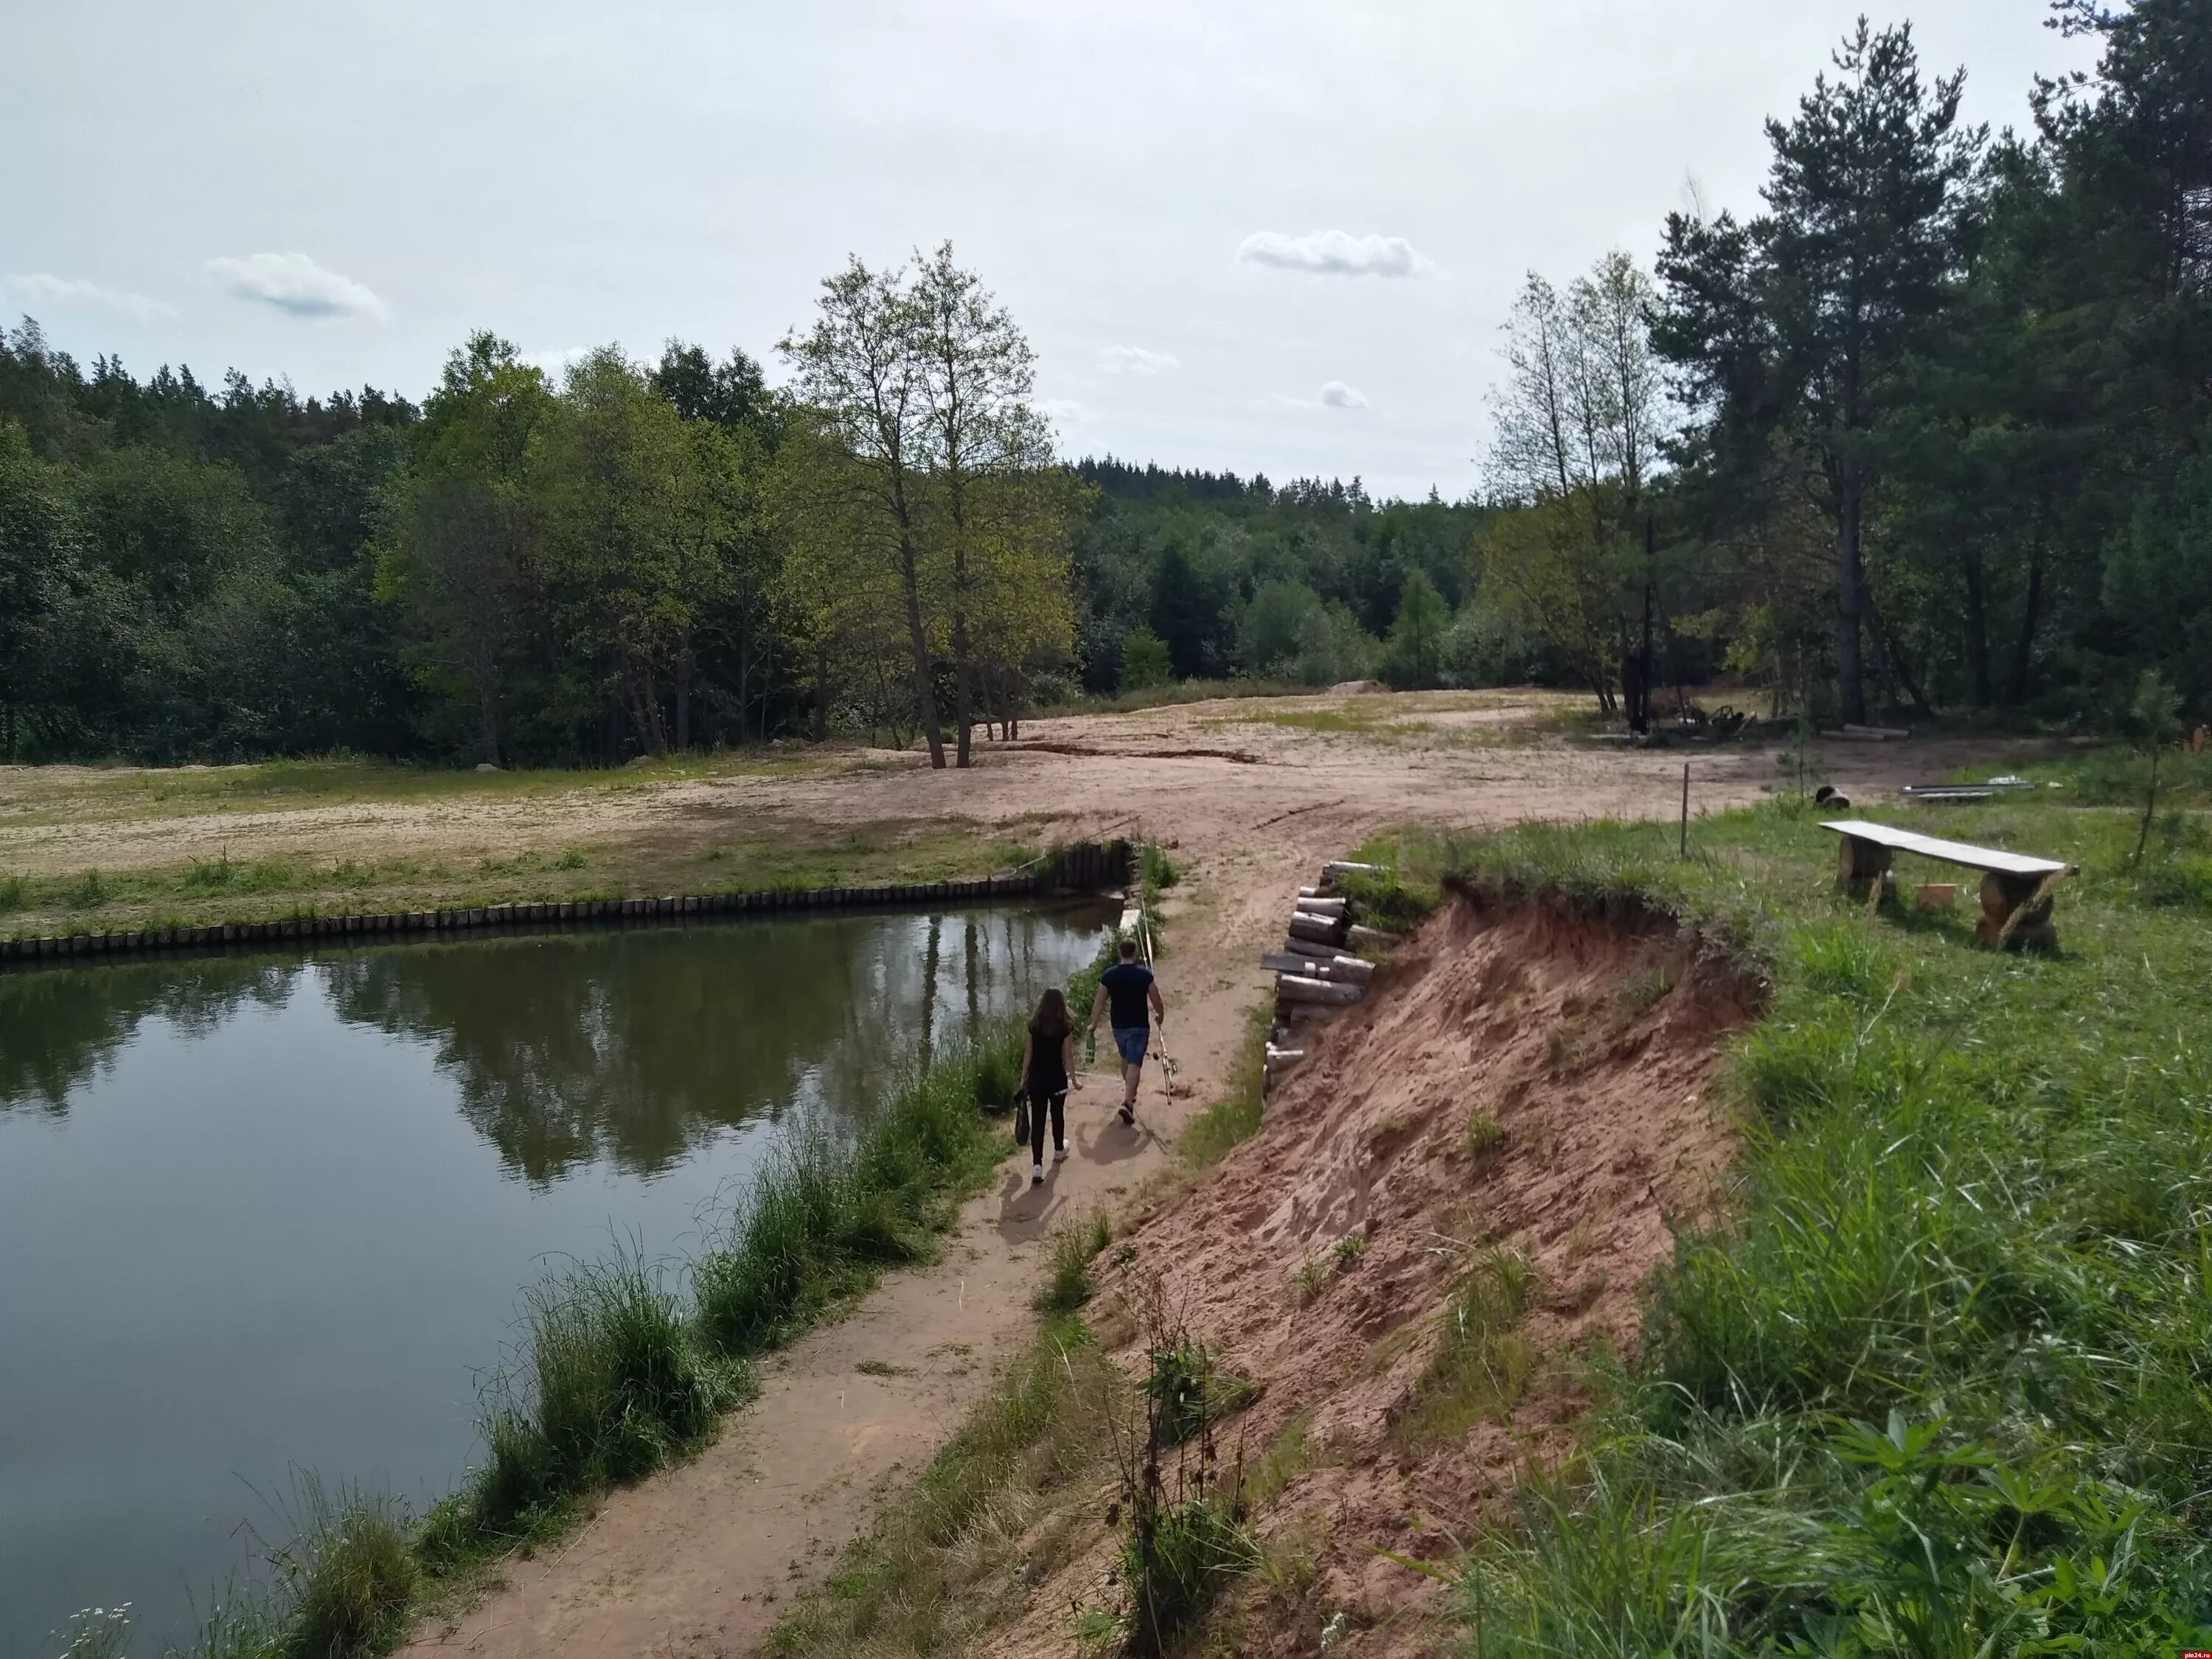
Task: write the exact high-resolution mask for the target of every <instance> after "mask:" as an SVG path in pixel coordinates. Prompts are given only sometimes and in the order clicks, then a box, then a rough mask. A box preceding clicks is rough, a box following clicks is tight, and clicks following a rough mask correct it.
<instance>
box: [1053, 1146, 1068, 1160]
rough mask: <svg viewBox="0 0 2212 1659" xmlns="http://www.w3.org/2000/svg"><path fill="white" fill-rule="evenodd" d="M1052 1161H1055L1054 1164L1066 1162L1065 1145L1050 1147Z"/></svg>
mask: <svg viewBox="0 0 2212 1659" xmlns="http://www.w3.org/2000/svg"><path fill="white" fill-rule="evenodd" d="M1052 1161H1053V1162H1054V1163H1055V1164H1065V1163H1066V1162H1067V1148H1066V1147H1065V1146H1055V1147H1054V1148H1053V1149H1052Z"/></svg>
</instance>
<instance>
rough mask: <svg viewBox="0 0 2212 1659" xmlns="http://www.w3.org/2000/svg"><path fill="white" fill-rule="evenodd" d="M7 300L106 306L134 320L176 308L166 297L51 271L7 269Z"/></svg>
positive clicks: (2, 286)
mask: <svg viewBox="0 0 2212 1659" xmlns="http://www.w3.org/2000/svg"><path fill="white" fill-rule="evenodd" d="M0 291H4V292H5V293H6V295H7V296H8V298H9V301H10V303H13V304H17V305H58V306H70V305H88V306H105V307H107V308H108V309H109V310H110V311H119V312H121V313H123V314H124V315H125V316H126V317H128V318H130V319H131V321H133V322H137V323H149V322H151V321H153V320H154V319H155V318H156V317H173V316H175V315H176V314H177V308H176V307H174V306H173V305H171V304H170V303H169V302H168V301H167V300H153V299H149V298H148V297H147V296H146V295H143V294H133V293H131V291H130V290H129V289H120V288H109V287H108V286H106V284H105V283H95V282H94V281H92V280H91V279H90V278H89V277H85V276H55V275H54V274H53V272H52V271H50V270H30V271H10V272H9V274H8V276H7V277H6V278H5V280H0Z"/></svg>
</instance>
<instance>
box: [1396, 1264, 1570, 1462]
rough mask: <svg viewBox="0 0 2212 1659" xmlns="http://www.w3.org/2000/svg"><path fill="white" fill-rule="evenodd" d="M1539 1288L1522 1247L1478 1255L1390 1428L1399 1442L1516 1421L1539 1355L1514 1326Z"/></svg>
mask: <svg viewBox="0 0 2212 1659" xmlns="http://www.w3.org/2000/svg"><path fill="white" fill-rule="evenodd" d="M1535 1285H1536V1273H1535V1269H1534V1267H1531V1266H1530V1265H1529V1264H1528V1258H1526V1257H1525V1256H1523V1255H1520V1254H1519V1253H1518V1252H1517V1251H1514V1250H1509V1249H1488V1250H1486V1251H1484V1252H1483V1253H1482V1254H1481V1255H1479V1256H1477V1257H1476V1258H1475V1261H1474V1265H1473V1266H1472V1267H1470V1268H1469V1269H1468V1272H1467V1273H1466V1275H1465V1276H1464V1277H1463V1278H1462V1280H1461V1281H1460V1285H1459V1288H1458V1290H1457V1291H1455V1292H1454V1293H1453V1295H1452V1297H1451V1299H1450V1300H1449V1302H1448V1303H1446V1304H1445V1305H1444V1313H1443V1326H1444V1334H1443V1341H1442V1342H1441V1343H1440V1344H1439V1345H1438V1346H1437V1352H1436V1353H1435V1355H1434V1356H1433V1357H1432V1358H1431V1359H1430V1361H1429V1363H1428V1365H1427V1367H1426V1368H1425V1370H1423V1371H1422V1373H1421V1377H1420V1380H1419V1382H1418V1383H1415V1384H1414V1385H1413V1397H1412V1399H1411V1400H1410V1401H1408V1402H1407V1407H1406V1409H1405V1410H1404V1411H1403V1412H1402V1413H1401V1414H1400V1416H1399V1418H1398V1420H1397V1421H1396V1422H1395V1424H1393V1425H1392V1435H1393V1437H1394V1438H1395V1439H1396V1440H1397V1441H1398V1442H1399V1443H1400V1444H1401V1445H1406V1446H1410V1447H1425V1446H1429V1445H1434V1444H1437V1443H1442V1442H1444V1441H1448V1440H1454V1439H1456V1438H1458V1437H1460V1436H1461V1435H1463V1434H1465V1433H1466V1432H1467V1431H1468V1429H1469V1428H1471V1427H1473V1426H1474V1425H1475V1424H1477V1423H1480V1422H1492V1421H1495V1422H1504V1421H1507V1420H1509V1419H1510V1418H1511V1416H1512V1413H1513V1408H1514V1407H1516V1405H1518V1404H1519V1403H1520V1401H1521V1396H1522V1394H1523V1392H1525V1390H1526V1389H1527V1387H1528V1373H1529V1370H1530V1368H1531V1366H1532V1364H1533V1363H1534V1352H1533V1351H1532V1350H1531V1349H1530V1347H1529V1346H1528V1343H1527V1341H1526V1340H1523V1339H1522V1337H1520V1336H1519V1335H1517V1334H1516V1333H1515V1330H1514V1328H1515V1327H1516V1326H1517V1325H1518V1324H1519V1323H1520V1322H1521V1318H1522V1315H1523V1314H1524V1313H1526V1312H1527V1311H1528V1303H1529V1300H1530V1298H1531V1297H1532V1296H1533V1295H1534V1291H1535Z"/></svg>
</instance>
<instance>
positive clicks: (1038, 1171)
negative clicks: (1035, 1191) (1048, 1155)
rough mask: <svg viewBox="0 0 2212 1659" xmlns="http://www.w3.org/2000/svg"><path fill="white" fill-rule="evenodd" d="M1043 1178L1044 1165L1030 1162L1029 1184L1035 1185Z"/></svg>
mask: <svg viewBox="0 0 2212 1659" xmlns="http://www.w3.org/2000/svg"><path fill="white" fill-rule="evenodd" d="M1043 1180H1044V1165H1043V1164H1030V1186H1032V1187H1034V1186H1036V1185H1038V1184H1039V1183H1040V1182H1042V1181H1043Z"/></svg>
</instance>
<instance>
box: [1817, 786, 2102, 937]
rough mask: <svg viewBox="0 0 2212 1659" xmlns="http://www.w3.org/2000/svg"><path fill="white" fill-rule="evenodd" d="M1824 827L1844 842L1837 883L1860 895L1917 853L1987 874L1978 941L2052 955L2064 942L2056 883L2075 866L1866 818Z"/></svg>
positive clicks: (1837, 821) (1976, 930) (1835, 821)
mask: <svg viewBox="0 0 2212 1659" xmlns="http://www.w3.org/2000/svg"><path fill="white" fill-rule="evenodd" d="M1820 828H1822V829H1832V830H1834V831H1835V832H1836V834H1838V836H1842V837H1843V843H1842V845H1841V846H1840V847H1839V848H1838V852H1837V861H1836V879H1837V880H1838V881H1839V882H1841V883H1842V884H1844V886H1846V887H1848V888H1850V890H1852V891H1853V892H1855V893H1863V892H1864V891H1866V890H1867V888H1868V886H1869V884H1873V883H1876V882H1887V879H1888V877H1889V864H1890V860H1891V858H1892V857H1893V855H1894V854H1899V853H1917V854H1919V855H1920V856H1921V857H1922V858H1924V859H1934V860H1937V861H1938V862H1939V863H1943V864H1955V865H1958V866H1961V867H1962V868H1965V869H1968V870H1979V871H1981V872H1982V915H1981V920H1980V921H1977V922H1976V923H1975V924H1974V937H1975V938H1977V939H1979V940H1981V942H1982V943H1983V944H1984V945H1996V944H2001V943H2002V944H2005V945H2012V946H2014V947H2015V948H2016V947H2018V946H2020V945H2039V946H2041V947H2043V948H2045V949H2046V950H2047V949H2049V948H2050V947H2051V946H2053V945H2057V943H2058V930H2057V928H2056V927H2053V926H2052V925H2051V892H2050V885H2051V878H2052V877H2053V876H2059V875H2073V874H2075V873H2077V872H2076V869H2075V866H2072V865H2069V864H2063V863H2061V862H2060V861H2059V860H2057V859H2039V858H2031V857H2030V856H2028V855H2027V854H2025V853H2008V852H2005V851H2004V850H2003V849H2002V848H1996V847H1976V846H1974V845H1973V844H1972V843H1971V842H1963V841H1945V840H1944V839H1943V838H1942V836H1923V835H1920V834H1918V833H1917V832H1916V831H1913V830H1911V829H1893V828H1892V827H1891V826H1890V825H1888V824H1887V823H1868V822H1867V821H1866V820H1865V819H1863V818H1837V819H1833V820H1831V821H1829V822H1826V823H1822V824H1821V825H1820ZM2016 912H2017V913H2019V914H2018V915H2017V918H2015V913H2016Z"/></svg>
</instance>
